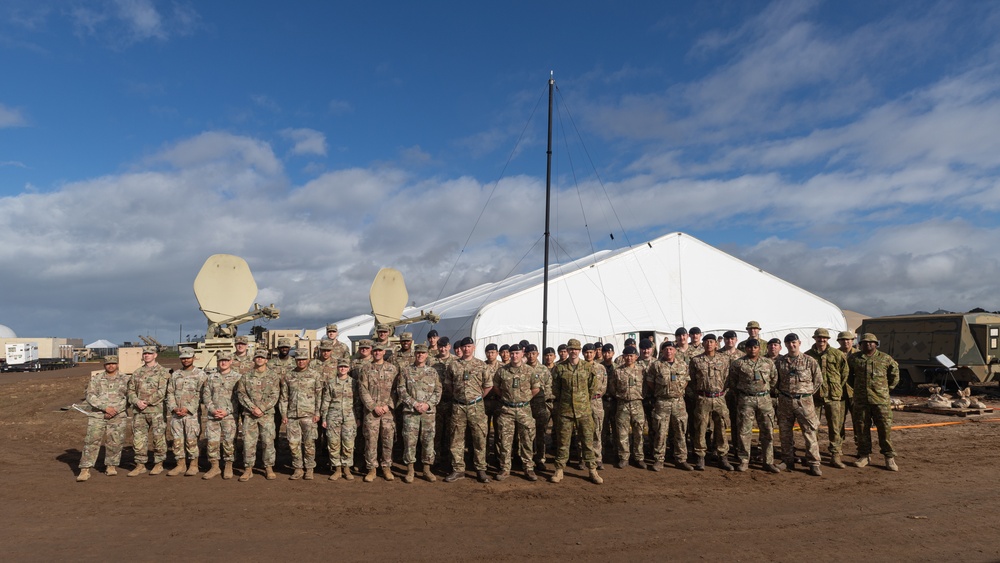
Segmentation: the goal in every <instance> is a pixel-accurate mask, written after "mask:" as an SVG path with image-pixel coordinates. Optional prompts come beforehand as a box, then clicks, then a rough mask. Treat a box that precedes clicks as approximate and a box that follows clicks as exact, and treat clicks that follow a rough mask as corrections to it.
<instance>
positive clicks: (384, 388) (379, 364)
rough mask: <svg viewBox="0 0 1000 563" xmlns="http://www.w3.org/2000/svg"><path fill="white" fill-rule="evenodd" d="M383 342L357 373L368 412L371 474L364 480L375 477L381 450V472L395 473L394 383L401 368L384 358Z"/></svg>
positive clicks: (367, 450)
mask: <svg viewBox="0 0 1000 563" xmlns="http://www.w3.org/2000/svg"><path fill="white" fill-rule="evenodd" d="M385 354H386V349H385V345H384V344H376V345H375V346H374V347H373V348H372V356H373V357H372V361H371V363H369V364H367V365H365V366H364V367H362V368H361V375H360V376H359V377H358V395H359V396H360V397H361V402H362V404H363V405H364V413H365V427H364V432H365V464H366V465H367V466H368V474H367V475H365V478H364V481H365V482H366V483H371V482H372V481H374V480H375V472H376V468H378V467H379V465H380V463H379V451H380V450H381V454H382V455H381V457H382V461H381V467H382V475H383V476H384V477H385V480H386V481H392V480H393V479H394V477H393V475H392V444H393V441H394V440H395V438H396V421H395V419H394V418H393V412H392V411H393V408H394V407H395V406H396V398H395V386H396V376H397V375H398V373H399V372H398V370H397V369H396V366H394V365H392V364H391V363H389V362H387V361H385Z"/></svg>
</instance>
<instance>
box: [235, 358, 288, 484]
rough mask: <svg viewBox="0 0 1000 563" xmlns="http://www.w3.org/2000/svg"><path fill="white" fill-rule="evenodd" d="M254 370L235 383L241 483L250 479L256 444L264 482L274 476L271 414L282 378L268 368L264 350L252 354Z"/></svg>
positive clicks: (278, 395) (272, 417)
mask: <svg viewBox="0 0 1000 563" xmlns="http://www.w3.org/2000/svg"><path fill="white" fill-rule="evenodd" d="M253 363H254V368H253V369H252V370H250V373H247V374H246V375H244V376H242V377H241V378H240V381H239V383H237V384H236V396H237V397H238V398H239V400H240V405H241V406H242V407H243V466H244V469H243V475H240V481H249V480H250V478H251V477H253V466H254V464H255V463H256V462H257V442H258V440H259V441H261V442H263V448H264V472H265V474H266V475H267V479H268V480H269V481H270V480H273V479H275V478H276V475H275V474H274V470H273V469H272V468H273V467H274V458H275V452H274V435H275V424H274V413H275V410H276V409H275V406H277V404H278V398H279V397H280V395H281V375H279V372H278V371H276V370H272V369H271V368H269V367H267V350H257V351H256V352H255V353H254V355H253Z"/></svg>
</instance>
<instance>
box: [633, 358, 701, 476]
mask: <svg viewBox="0 0 1000 563" xmlns="http://www.w3.org/2000/svg"><path fill="white" fill-rule="evenodd" d="M663 344H664V346H663V359H661V360H659V361H656V362H653V365H651V366H649V369H647V370H646V375H645V386H646V391H647V393H648V394H649V395H651V396H652V397H653V398H654V399H655V400H656V403H655V404H654V406H653V416H654V417H656V419H657V424H656V428H657V432H656V434H655V436H653V437H652V439H653V471H659V470H660V469H662V468H663V461H664V458H665V457H666V455H667V436H668V434H669V436H670V437H671V438H672V439H673V443H672V447H673V453H674V464H675V465H676V466H677V467H678V468H679V469H683V470H685V471H692V470H693V469H694V468H693V467H691V465H689V464H688V462H687V444H686V443H685V436H687V425H688V414H687V409H686V407H685V406H684V394H685V391H686V390H687V386H688V382H689V381H691V377H690V376H689V375H688V363H687V361H685V360H683V359H681V358H680V357H678V355H677V348H676V347H675V346H674V345H673V343H671V342H669V341H667V342H664V343H663Z"/></svg>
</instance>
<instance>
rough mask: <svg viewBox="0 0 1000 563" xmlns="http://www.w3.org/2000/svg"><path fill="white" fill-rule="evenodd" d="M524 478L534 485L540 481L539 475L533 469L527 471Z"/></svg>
mask: <svg viewBox="0 0 1000 563" xmlns="http://www.w3.org/2000/svg"><path fill="white" fill-rule="evenodd" d="M524 478H525V479H527V480H529V481H531V482H532V483H534V482H535V481H537V480H538V475H535V472H534V470H532V469H525V470H524Z"/></svg>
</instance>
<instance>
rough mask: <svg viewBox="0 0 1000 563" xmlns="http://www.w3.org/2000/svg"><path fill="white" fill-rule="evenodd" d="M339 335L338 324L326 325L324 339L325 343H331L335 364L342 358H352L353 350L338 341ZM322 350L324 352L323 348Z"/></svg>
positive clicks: (331, 354) (331, 352) (331, 353)
mask: <svg viewBox="0 0 1000 563" xmlns="http://www.w3.org/2000/svg"><path fill="white" fill-rule="evenodd" d="M338 334H339V330H338V329H337V325H336V324H328V325H326V337H325V338H323V342H329V343H330V344H331V346H332V347H331V348H330V356H331V357H332V358H333V360H334V361H335V362H336V361H337V360H339V359H341V358H343V359H345V360H346V359H349V358H350V357H351V350H350V349H349V348H348V347H347V344H344V343H343V342H341V341H340V340H338V339H337V335H338ZM321 345H322V343H321ZM320 349H321V350H322V348H320Z"/></svg>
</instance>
